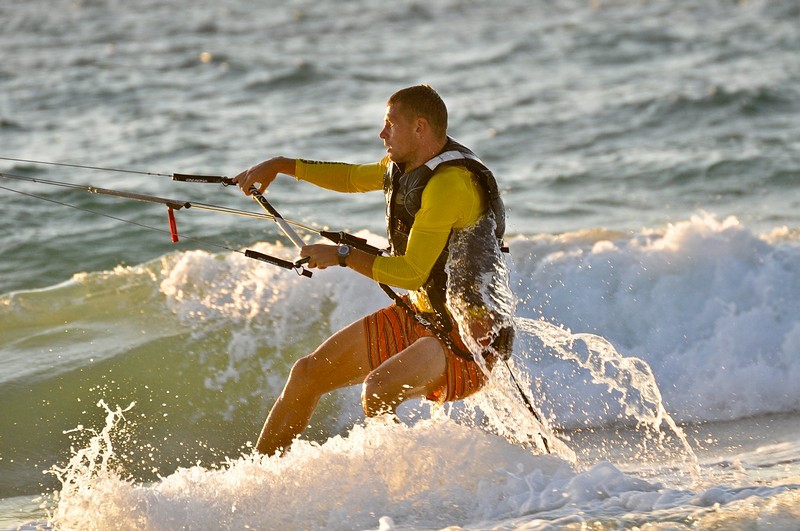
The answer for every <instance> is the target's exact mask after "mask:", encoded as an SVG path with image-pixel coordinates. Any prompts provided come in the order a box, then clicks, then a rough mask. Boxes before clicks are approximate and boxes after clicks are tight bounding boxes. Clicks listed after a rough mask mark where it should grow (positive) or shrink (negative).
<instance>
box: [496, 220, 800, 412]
mask: <svg viewBox="0 0 800 531" xmlns="http://www.w3.org/2000/svg"><path fill="white" fill-rule="evenodd" d="M511 247H512V258H513V261H514V267H513V268H512V275H513V277H514V278H513V279H512V282H513V287H514V290H515V292H516V293H517V294H518V296H519V297H520V298H521V299H522V303H521V304H520V305H519V306H518V313H520V314H523V315H525V316H531V317H535V318H544V319H546V320H548V321H551V322H554V323H556V324H558V325H560V326H564V327H565V328H567V329H569V330H570V331H572V332H574V333H582V332H588V333H593V334H597V335H599V336H602V337H604V338H606V339H607V340H608V341H610V342H611V343H612V344H613V345H614V347H615V348H616V349H617V350H618V351H619V352H620V353H621V354H623V355H624V356H631V357H636V358H639V359H642V360H644V361H646V362H647V363H648V364H649V365H650V367H651V368H652V370H653V373H654V374H655V376H656V381H657V382H658V383H659V386H660V388H661V390H662V393H663V397H664V402H665V404H666V406H667V409H668V410H669V411H671V412H672V413H673V414H674V415H675V417H676V418H677V419H679V420H687V419H730V418H737V417H742V416H748V415H754V414H760V413H766V412H783V411H793V410H796V409H798V408H800V386H797V385H796V382H797V381H798V379H800V357H798V356H797V354H798V353H799V352H800V276H798V275H797V271H800V245H798V242H797V240H796V239H793V238H789V237H776V236H775V235H768V236H764V237H762V236H760V235H757V234H754V233H753V232H751V231H750V230H748V229H747V228H746V227H744V226H742V225H741V223H739V221H738V220H736V219H735V218H727V219H725V220H723V221H718V220H717V219H715V218H714V217H712V216H709V215H698V216H695V217H693V218H691V219H690V220H688V221H684V222H680V223H676V224H674V225H669V226H668V227H666V228H664V229H663V230H660V231H655V230H647V231H643V232H642V233H641V234H638V235H627V236H626V235H623V234H620V233H610V232H606V231H591V232H587V233H580V234H577V233H575V234H566V235H561V236H542V237H538V238H533V239H528V238H518V239H515V240H514V241H513V242H512V245H511ZM547 361H548V360H547V359H544V360H539V361H538V362H539V363H544V364H545V365H546V364H547ZM535 368H536V369H537V370H541V369H542V365H541V364H540V365H537V367H535ZM532 369H533V367H532ZM556 372H557V371H553V373H552V374H551V376H552V377H553V378H555V379H558V378H559V376H558V374H556ZM561 374H562V376H561V378H562V379H563V378H569V377H570V376H571V373H570V371H562V372H561ZM562 383H567V380H564V382H562ZM584 413H585V412H583V411H582V412H581V415H583V414H584ZM598 414H602V412H598ZM565 415H566V416H567V417H568V416H569V413H568V412H566V413H565Z"/></svg>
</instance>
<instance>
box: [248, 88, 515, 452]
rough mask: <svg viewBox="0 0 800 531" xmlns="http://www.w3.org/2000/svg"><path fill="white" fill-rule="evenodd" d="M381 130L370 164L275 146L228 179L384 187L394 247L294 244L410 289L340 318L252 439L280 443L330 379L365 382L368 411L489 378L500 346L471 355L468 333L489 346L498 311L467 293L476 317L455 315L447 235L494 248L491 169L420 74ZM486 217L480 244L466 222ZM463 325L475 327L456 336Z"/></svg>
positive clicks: (446, 396) (320, 261) (302, 423)
mask: <svg viewBox="0 0 800 531" xmlns="http://www.w3.org/2000/svg"><path fill="white" fill-rule="evenodd" d="M380 138H381V139H382V140H383V142H384V145H385V147H386V148H387V152H388V154H387V156H386V157H385V158H384V159H383V160H381V161H380V162H378V163H375V164H365V165H351V164H343V163H323V162H313V161H305V160H300V159H288V158H285V157H277V158H273V159H270V160H267V161H264V162H262V163H260V164H258V165H256V166H253V167H252V168H250V169H248V170H246V171H244V172H242V173H240V174H239V175H237V176H236V178H235V181H236V182H237V183H238V185H239V186H240V187H241V188H242V190H243V191H244V193H245V194H247V195H249V194H250V189H251V187H253V186H256V187H257V188H258V190H259V191H260V192H263V191H264V190H265V189H266V188H267V187H268V186H269V185H270V184H271V183H272V181H273V180H274V179H275V178H276V176H277V174H279V173H282V174H286V175H290V176H294V177H295V178H296V179H298V180H301V181H308V182H310V183H312V184H315V185H317V186H320V187H323V188H327V189H331V190H335V191H340V192H367V191H372V190H384V192H385V195H386V200H387V215H388V222H389V239H390V243H391V246H392V253H391V254H392V255H391V256H374V255H372V254H369V253H366V252H363V251H360V250H358V249H353V248H350V247H349V246H347V245H340V246H335V245H326V244H316V245H307V246H305V247H303V248H302V249H301V251H300V255H301V256H303V257H308V259H309V261H308V267H312V268H319V269H325V268H326V267H330V266H340V265H341V266H346V267H349V268H350V269H353V270H354V271H356V272H358V273H360V274H362V275H365V276H367V277H369V278H371V279H374V280H376V281H378V282H380V283H382V284H387V285H390V286H394V287H397V288H401V289H405V290H409V294H408V295H407V296H406V297H403V298H402V300H401V301H399V304H398V303H396V304H393V305H391V306H389V307H388V308H385V309H383V310H380V311H378V312H376V313H375V314H372V315H370V316H367V317H365V318H364V319H361V320H358V321H356V322H354V323H352V324H350V325H348V326H346V327H345V328H343V329H342V330H339V331H338V332H336V333H335V334H334V335H333V336H331V337H330V338H329V339H327V340H326V341H325V342H323V343H322V344H321V345H320V346H319V347H318V348H317V349H316V350H315V351H314V352H312V353H311V354H309V355H307V356H305V357H303V358H301V359H299V360H298V361H297V362H296V363H295V364H294V366H293V367H292V370H291V373H290V375H289V379H288V381H287V382H286V385H285V387H284V389H283V392H282V393H281V395H280V397H278V399H277V401H276V402H275V405H274V406H273V408H272V410H271V411H270V413H269V416H268V418H267V421H266V423H265V425H264V428H263V430H262V432H261V435H260V437H259V439H258V443H257V445H256V448H257V450H258V451H259V452H261V453H265V454H268V455H272V454H275V453H277V452H280V451H285V450H286V449H287V448H288V447H289V445H290V444H291V443H292V441H293V440H294V438H295V437H297V436H298V435H299V434H300V433H301V432H302V431H303V430H304V429H305V427H306V426H307V425H308V422H309V420H310V418H311V415H312V413H313V411H314V408H315V407H316V404H317V402H318V400H319V398H320V397H321V396H322V395H323V394H324V393H327V392H329V391H332V390H334V389H338V388H341V387H345V386H350V385H355V384H362V385H363V388H362V394H361V401H362V405H363V408H364V413H365V414H366V415H367V416H370V417H371V416H377V415H380V414H384V413H394V412H395V410H396V408H397V406H398V405H399V404H401V403H402V402H404V401H405V400H408V399H410V398H418V397H426V398H428V399H430V400H435V401H445V400H458V399H461V398H465V397H466V396H468V395H470V394H472V393H474V392H476V391H477V390H479V389H480V388H481V387H482V386H483V385H484V384H485V383H486V379H487V376H486V372H487V371H486V367H487V366H489V367H490V366H491V363H492V362H493V359H494V355H495V354H496V353H497V349H489V351H487V352H488V356H486V359H485V361H484V360H476V359H473V357H472V355H471V353H470V351H469V349H468V348H467V347H466V346H465V342H466V340H467V339H469V343H470V345H475V344H476V343H475V341H477V342H478V343H479V346H478V349H482V348H483V347H484V346H487V345H489V344H492V345H496V344H497V341H496V340H497V336H498V326H497V325H496V324H495V321H497V319H496V317H495V316H492V315H489V317H488V319H487V317H486V316H487V312H486V311H485V309H484V308H482V307H481V302H480V301H478V302H475V300H474V299H475V298H474V297H464V300H465V301H467V302H470V301H471V302H470V303H471V304H472V305H473V306H472V309H471V310H470V311H469V312H467V313H468V314H469V315H471V316H472V318H471V319H468V320H470V321H471V322H469V323H466V324H465V325H464V323H458V324H460V325H462V326H460V327H459V326H456V325H455V324H454V322H453V315H452V312H451V308H449V307H448V305H447V303H448V301H447V294H446V290H447V278H448V274H447V270H446V268H445V264H446V263H447V259H448V257H449V254H450V249H451V248H452V245H450V246H449V243H448V242H449V240H450V239H451V236H452V235H453V234H456V233H459V234H461V233H462V232H463V233H464V234H466V235H467V236H466V237H465V238H466V239H465V241H467V242H468V243H470V242H471V243H472V244H473V246H476V245H477V246H478V247H492V248H493V249H494V250H496V249H499V245H498V241H499V238H496V237H495V233H497V234H496V236H498V237H502V231H503V229H504V212H503V207H502V202H501V201H500V199H499V194H498V193H497V185H496V183H495V181H494V177H493V176H492V175H491V172H489V170H488V169H486V167H485V166H483V164H482V163H481V162H480V161H479V160H478V159H477V157H475V156H474V154H472V152H470V151H469V150H468V149H466V148H464V147H463V146H461V145H459V144H457V143H455V142H454V141H452V140H451V139H450V138H449V137H448V136H447V108H446V107H445V104H444V102H443V101H442V100H441V98H440V97H439V95H438V94H437V93H436V91H434V90H433V89H432V88H431V87H429V86H427V85H418V86H414V87H409V88H406V89H403V90H400V91H398V92H397V93H395V94H394V95H392V97H391V98H390V99H389V101H388V102H387V107H386V116H385V120H384V126H383V130H382V131H381V132H380ZM437 157H438V158H437ZM426 163H427V165H426ZM431 170H433V171H431ZM487 219H490V220H491V227H492V229H491V231H492V235H491V238H489V239H490V240H491V241H490V242H489V243H488V244H484V243H480V244H476V243H475V242H477V240H476V239H475V238H474V237H472V236H471V235H469V234H470V233H469V232H468V230H469V229H470V227H473V226H475V225H476V222H478V221H479V220H487ZM484 254H485V253H484ZM489 254H490V256H497V255H498V253H496V252H490V253H489ZM493 261H496V260H494V259H493ZM491 267H494V265H491ZM503 267H504V264H503ZM504 271H506V273H507V270H504ZM470 275H471V274H470V273H467V277H470ZM462 276H463V271H462ZM472 276H473V277H474V275H472ZM506 278H507V276H506ZM469 282H471V283H472V285H476V283H477V278H467V282H464V284H468V283H469ZM467 299H469V300H467ZM414 314H417V315H418V316H423V318H424V320H425V321H428V322H431V323H433V325H434V326H433V328H435V329H436V330H435V331H434V330H431V327H428V326H424V325H423V324H421V323H420V322H419V321H418V320H417V319H416V318H415V316H414ZM462 321H463V319H462ZM501 324H502V323H501ZM460 329H463V330H468V331H470V332H469V333H470V334H477V335H478V336H480V337H477V338H473V337H470V338H466V337H462V335H463V334H464V332H460ZM475 350H477V349H475ZM482 369H483V370H482Z"/></svg>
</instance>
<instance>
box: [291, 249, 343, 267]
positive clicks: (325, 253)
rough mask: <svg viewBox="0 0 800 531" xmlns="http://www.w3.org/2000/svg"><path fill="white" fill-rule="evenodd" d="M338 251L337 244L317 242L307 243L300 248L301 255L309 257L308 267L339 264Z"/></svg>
mask: <svg viewBox="0 0 800 531" xmlns="http://www.w3.org/2000/svg"><path fill="white" fill-rule="evenodd" d="M336 251H337V246H336V245H327V244H324V243H316V244H313V245H306V246H304V247H303V248H302V249H300V256H301V257H303V258H309V260H308V267H311V268H317V269H325V268H326V267H329V266H338V265H339V256H338V255H337V254H336Z"/></svg>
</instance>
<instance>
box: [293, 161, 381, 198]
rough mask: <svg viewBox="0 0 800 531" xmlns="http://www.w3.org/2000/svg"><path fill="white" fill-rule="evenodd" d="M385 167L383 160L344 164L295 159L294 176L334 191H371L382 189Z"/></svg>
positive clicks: (299, 179)
mask: <svg viewBox="0 0 800 531" xmlns="http://www.w3.org/2000/svg"><path fill="white" fill-rule="evenodd" d="M386 167H387V162H386V161H385V160H382V161H380V162H376V163H374V164H346V163H344V162H317V161H313V160H303V159H297V162H296V164H295V176H296V177H297V180H298V181H306V182H309V183H311V184H315V185H317V186H320V187H322V188H326V189H328V190H334V191H336V192H371V191H373V190H382V189H383V174H384V173H385V172H386Z"/></svg>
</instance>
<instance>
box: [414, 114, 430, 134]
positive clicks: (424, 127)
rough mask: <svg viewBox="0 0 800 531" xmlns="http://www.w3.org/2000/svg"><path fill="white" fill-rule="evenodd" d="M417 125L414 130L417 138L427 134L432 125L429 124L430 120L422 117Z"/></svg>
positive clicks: (417, 121) (418, 119)
mask: <svg viewBox="0 0 800 531" xmlns="http://www.w3.org/2000/svg"><path fill="white" fill-rule="evenodd" d="M415 125H416V127H415V128H414V132H415V133H416V134H417V136H422V135H423V134H425V132H426V131H428V130H429V129H430V124H429V123H428V120H426V119H425V118H423V117H422V116H420V117H418V118H417V120H416V122H415Z"/></svg>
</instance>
